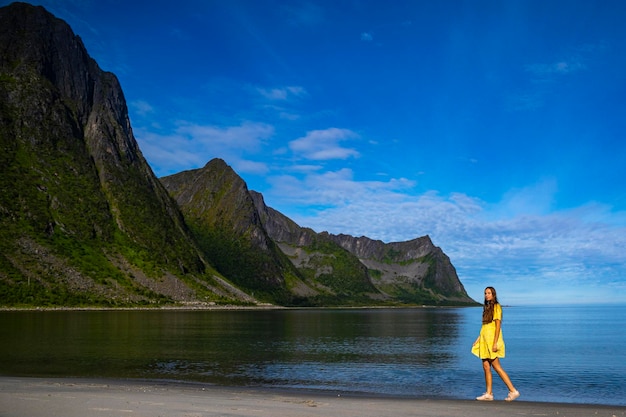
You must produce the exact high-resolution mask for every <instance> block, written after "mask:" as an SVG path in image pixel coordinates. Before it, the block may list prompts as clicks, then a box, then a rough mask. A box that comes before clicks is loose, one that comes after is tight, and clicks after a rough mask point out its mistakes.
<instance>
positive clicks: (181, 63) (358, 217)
mask: <svg viewBox="0 0 626 417" xmlns="http://www.w3.org/2000/svg"><path fill="white" fill-rule="evenodd" d="M6 4H9V2H6V1H1V2H0V5H6ZM33 4H41V5H43V6H45V7H46V8H47V9H48V10H49V11H51V12H52V13H54V14H55V15H56V16H57V17H60V18H62V19H64V20H65V21H67V22H68V23H69V24H70V25H71V26H72V28H73V30H74V31H75V32H76V33H77V34H78V35H80V36H81V38H82V39H83V41H84V43H85V46H86V47H87V50H88V51H89V53H90V55H91V56H92V57H94V58H95V59H96V60H97V62H98V63H99V65H100V67H101V68H102V69H104V70H106V71H111V72H113V73H115V74H116V75H117V76H118V78H119V79H120V82H121V84H122V87H123V89H124V93H125V96H126V100H127V102H128V107H129V113H130V117H131V122H132V126H133V131H134V134H135V137H136V138H137V140H138V142H139V144H140V147H141V150H142V152H143V154H144V156H145V157H146V159H147V160H148V162H149V163H150V165H151V167H152V169H153V170H154V172H155V174H156V175H157V176H165V175H169V174H173V173H177V172H180V171H183V170H187V169H193V168H199V167H201V166H203V165H204V164H206V163H207V162H208V161H209V160H211V159H212V158H216V157H219V158H222V159H224V160H225V161H226V162H227V163H228V164H229V165H231V166H232V167H233V168H234V169H235V171H236V172H237V173H238V174H239V175H240V176H241V177H242V178H243V179H244V180H245V181H246V182H247V183H248V186H249V188H250V189H253V190H256V191H259V192H261V193H263V195H264V196H265V200H266V203H267V204H268V205H269V206H271V207H274V208H276V209H277V210H279V211H281V212H282V213H284V214H286V215H287V216H289V217H291V218H292V219H293V220H295V221H296V222H297V223H298V224H300V225H301V226H306V227H311V228H313V229H314V230H316V231H318V232H321V231H324V230H326V231H329V232H331V233H346V234H351V235H354V236H362V235H365V236H368V237H370V238H373V239H381V240H383V241H385V242H391V241H403V240H410V239H413V238H415V237H418V236H423V235H426V234H428V235H430V237H431V238H432V240H433V242H434V243H435V244H436V245H437V246H440V247H441V248H442V249H443V250H444V252H445V253H446V254H447V255H448V256H450V258H451V261H452V263H453V264H454V266H455V267H456V269H457V272H458V274H459V277H460V279H461V281H462V282H463V284H464V285H465V288H466V289H467V291H468V293H469V294H470V296H472V297H473V298H475V299H477V300H481V299H482V290H483V288H484V287H485V286H487V285H493V286H495V287H496V289H497V290H498V294H499V298H500V300H501V302H503V303H507V304H539V303H541V304H559V303H590V302H594V303H595V302H600V303H608V302H626V187H625V186H626V137H625V135H626V133H625V132H626V25H624V23H623V22H625V21H626V2H623V1H621V0H618V1H611V0H602V1H595V0H589V1H576V0H562V1H561V0H559V1H550V0H540V1H535V0H527V1H506V0H505V1H482V0H473V1H417V0H415V1H399V0H398V1H382V0H380V1H361V0H350V1H342V0H320V1H315V0H310V1H309V0H292V1H289V0H284V1H272V0H227V1H226V0H224V1H210V0H209V1H186V0H179V1H177V2H169V1H159V0H155V1H122V0H102V1H95V0H93V1H85V0H66V1H64V0H56V1H55V0H48V1H42V2H39V3H33Z"/></svg>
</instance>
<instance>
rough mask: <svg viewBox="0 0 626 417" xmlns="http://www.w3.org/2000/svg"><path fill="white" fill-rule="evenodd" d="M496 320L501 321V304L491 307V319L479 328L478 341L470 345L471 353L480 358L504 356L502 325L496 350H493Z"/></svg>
mask: <svg viewBox="0 0 626 417" xmlns="http://www.w3.org/2000/svg"><path fill="white" fill-rule="evenodd" d="M496 320H500V321H502V306H500V304H496V305H495V306H494V307H493V320H492V321H491V323H487V324H483V326H482V327H481V328H480V335H479V336H478V343H476V344H475V345H474V346H472V353H473V354H474V355H476V356H478V357H479V358H481V359H495V358H504V355H505V353H506V350H505V346H504V338H503V337H502V327H500V335H499V336H498V350H497V351H496V352H493V351H492V350H491V349H492V348H493V337H494V335H495V333H496Z"/></svg>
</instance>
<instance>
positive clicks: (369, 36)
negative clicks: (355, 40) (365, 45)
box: [361, 32, 374, 42]
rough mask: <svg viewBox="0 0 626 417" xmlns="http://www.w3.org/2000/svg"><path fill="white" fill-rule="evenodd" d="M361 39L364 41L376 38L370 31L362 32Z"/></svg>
mask: <svg viewBox="0 0 626 417" xmlns="http://www.w3.org/2000/svg"><path fill="white" fill-rule="evenodd" d="M361 40H362V41H364V42H372V41H373V40H374V36H373V35H372V34H371V33H369V32H363V33H361Z"/></svg>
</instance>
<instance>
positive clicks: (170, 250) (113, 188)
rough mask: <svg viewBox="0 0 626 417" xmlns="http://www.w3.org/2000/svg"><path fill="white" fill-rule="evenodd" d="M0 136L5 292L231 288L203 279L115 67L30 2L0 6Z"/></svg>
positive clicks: (41, 295) (110, 293)
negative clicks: (140, 141)
mask: <svg viewBox="0 0 626 417" xmlns="http://www.w3.org/2000/svg"><path fill="white" fill-rule="evenodd" d="M0 146H2V149H3V152H1V153H0V170H1V172H0V226H1V227H0V229H1V230H0V234H1V235H2V236H1V239H0V240H1V241H2V243H1V244H0V245H1V252H0V269H1V270H2V273H0V286H2V287H3V288H6V293H7V294H9V297H8V298H7V299H8V300H9V301H8V302H11V301H10V300H14V302H18V301H19V300H20V299H24V298H26V299H29V300H31V302H33V303H36V302H37V300H42V302H48V303H68V302H69V303H87V304H90V303H113V304H123V303H135V302H154V301H174V300H180V301H193V300H197V299H202V300H205V299H207V298H208V299H211V298H222V297H223V298H226V299H230V298H233V299H236V298H239V297H240V295H241V294H238V295H234V293H233V291H234V290H232V291H231V289H230V287H229V286H228V285H227V283H222V280H221V278H219V277H215V279H214V278H213V275H214V271H211V270H210V269H207V265H206V264H205V262H204V260H203V259H202V257H201V256H200V253H199V251H198V249H197V248H196V246H195V243H194V242H193V240H192V239H191V238H190V236H189V233H188V230H187V226H186V224H185V222H184V219H183V216H182V214H181V213H180V211H179V209H178V207H177V206H176V204H175V202H174V201H173V200H172V199H171V198H170V197H169V195H168V194H167V192H166V190H165V189H164V187H163V186H162V184H161V183H160V182H159V181H158V180H157V179H156V178H155V176H154V175H153V173H152V170H151V169H150V167H149V166H148V164H147V163H146V161H145V159H144V157H143V156H142V154H141V152H140V150H139V147H138V145H137V142H136V141H135V138H134V136H133V133H132V129H131V126H130V121H129V118H128V113H127V107H126V102H125V99H124V95H123V93H122V90H121V87H120V85H119V82H118V80H117V78H116V77H115V76H114V75H113V74H111V73H107V72H104V71H102V70H101V69H100V68H99V67H98V65H97V64H96V62H95V61H94V60H93V59H91V58H90V57H89V55H88V54H87V52H86V50H85V48H84V46H83V43H82V41H81V40H80V38H79V37H77V36H76V35H74V33H73V32H72V30H71V28H70V27H69V26H68V25H67V24H66V23H65V22H63V21H62V20H59V19H57V18H55V17H54V16H52V15H51V14H49V13H48V12H47V11H46V10H45V9H43V8H41V7H33V6H31V5H28V4H23V3H14V4H12V5H10V6H7V7H4V8H2V9H0ZM161 277H168V278H167V279H165V278H161ZM168 280H169V281H171V282H172V285H162V282H163V281H168ZM81 288H92V289H94V291H89V290H87V291H84V290H81ZM175 288H180V290H176V289H175ZM25 294H26V295H25ZM64 300H65V301H64ZM68 300H69V301H68ZM5 302H7V301H6V300H5Z"/></svg>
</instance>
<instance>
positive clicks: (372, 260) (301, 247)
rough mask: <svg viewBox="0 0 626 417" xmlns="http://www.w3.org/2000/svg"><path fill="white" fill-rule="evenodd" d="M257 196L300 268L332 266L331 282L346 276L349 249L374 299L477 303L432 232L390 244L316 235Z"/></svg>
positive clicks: (272, 232) (265, 218)
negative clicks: (341, 265)
mask: <svg viewBox="0 0 626 417" xmlns="http://www.w3.org/2000/svg"><path fill="white" fill-rule="evenodd" d="M253 197H254V201H255V204H256V206H257V210H258V211H259V213H260V214H261V219H262V222H263V225H264V226H265V229H266V230H267V233H268V235H269V236H270V237H271V238H272V239H274V240H275V241H276V242H277V244H278V246H279V247H280V248H281V250H282V251H283V252H284V253H285V254H287V255H288V256H289V257H290V259H292V261H293V263H294V265H297V266H299V269H300V270H308V269H312V270H313V271H315V274H316V275H317V274H320V271H321V270H323V269H324V268H326V270H327V271H331V273H330V276H329V273H328V272H326V280H327V281H328V280H330V281H331V282H332V281H338V280H343V279H344V275H345V274H346V271H341V272H340V273H336V272H337V265H336V263H337V261H338V260H339V259H341V258H342V256H344V257H345V256H347V255H345V253H344V252H347V253H348V254H350V255H351V256H352V257H353V258H354V259H356V260H358V262H359V264H360V265H361V267H360V268H358V267H356V266H354V265H353V266H352V269H353V271H354V272H353V273H355V272H357V273H359V274H360V275H361V279H365V278H364V277H367V278H366V279H367V280H368V282H369V283H370V284H371V285H372V286H373V287H374V288H375V291H370V292H369V293H368V296H369V297H370V298H371V299H373V300H379V302H389V301H390V300H393V301H394V302H401V303H409V304H429V305H433V304H434V305H441V304H474V300H472V299H471V298H470V297H469V296H468V295H467V292H466V291H465V288H464V287H463V284H462V283H461V281H460V280H459V278H458V276H457V273H456V270H455V268H454V266H453V265H452V263H451V262H450V259H449V258H448V256H447V255H446V254H445V253H444V252H443V251H442V250H441V248H439V247H437V246H435V245H434V244H433V243H432V241H431V239H430V237H428V236H424V237H420V238H417V239H413V240H410V241H407V242H394V243H384V242H382V241H380V240H372V239H369V238H367V237H365V236H362V237H359V238H356V237H352V236H349V235H344V234H340V235H333V234H330V233H327V232H322V233H316V232H314V231H313V230H311V229H308V228H301V227H300V226H298V225H297V224H296V223H295V222H294V221H292V220H291V219H289V218H288V217H286V216H284V215H283V214H281V213H280V212H278V211H276V210H274V209H272V208H271V207H267V206H266V205H265V202H264V201H263V197H262V196H261V195H260V194H259V193H253ZM333 263H335V265H333ZM333 272H334V273H333ZM322 276H323V274H322ZM318 279H319V278H318Z"/></svg>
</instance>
